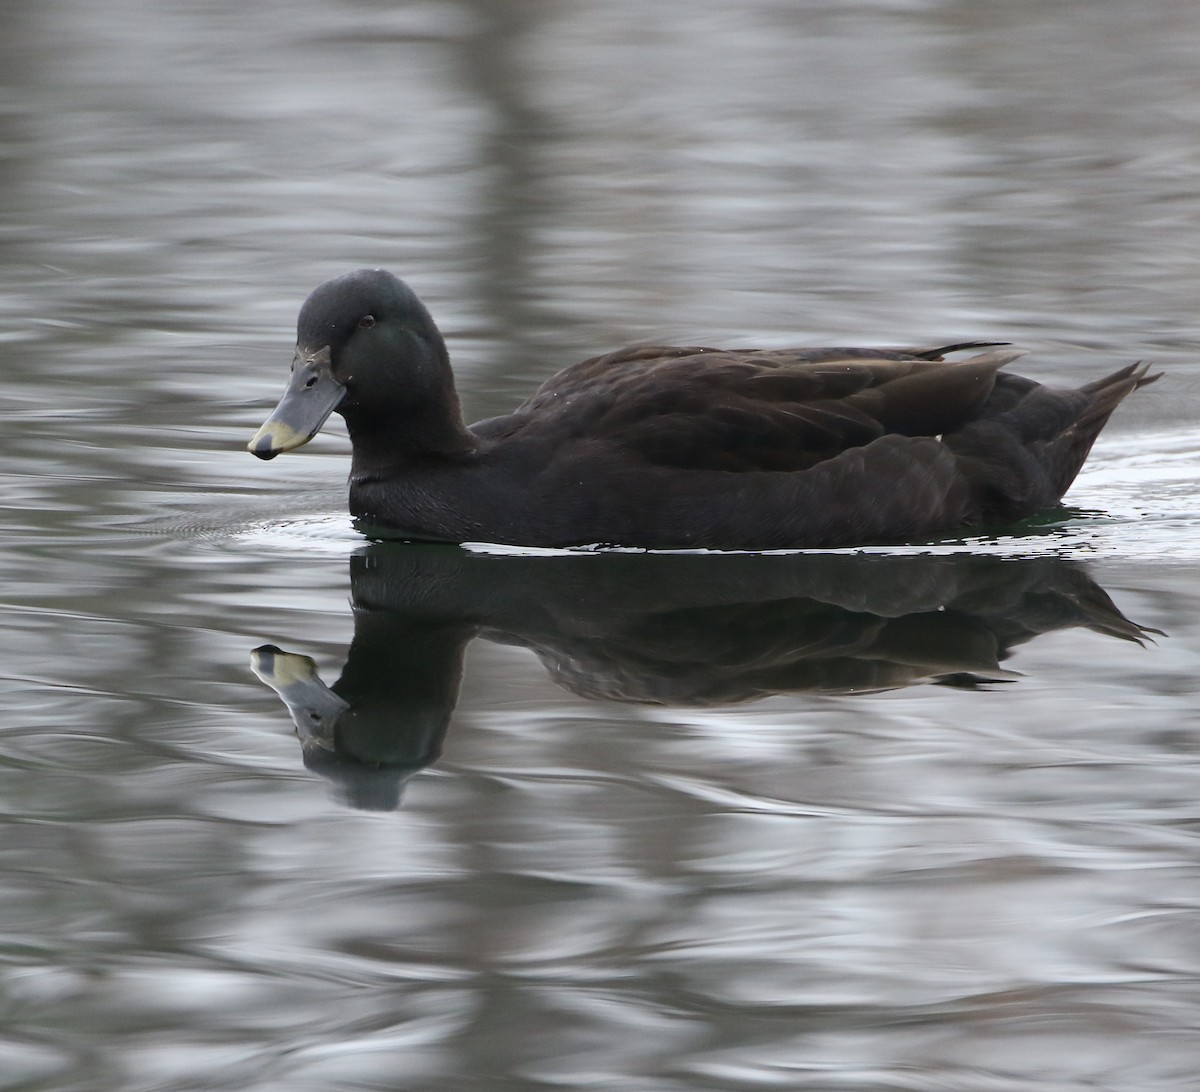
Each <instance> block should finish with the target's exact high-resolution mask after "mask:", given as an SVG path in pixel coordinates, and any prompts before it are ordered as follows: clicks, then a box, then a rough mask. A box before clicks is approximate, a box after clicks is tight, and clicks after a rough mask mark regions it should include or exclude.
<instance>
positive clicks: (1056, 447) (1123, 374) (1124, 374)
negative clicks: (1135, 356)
mask: <svg viewBox="0 0 1200 1092" xmlns="http://www.w3.org/2000/svg"><path fill="white" fill-rule="evenodd" d="M1162 374H1163V373H1162V372H1155V373H1154V374H1153V375H1151V374H1150V365H1149V364H1144V363H1142V362H1141V361H1140V360H1139V361H1138V362H1137V363H1135V364H1129V365H1127V366H1126V367H1124V368H1121V369H1120V370H1118V371H1115V372H1113V373H1112V374H1111V375H1106V376H1104V377H1103V378H1102V379H1096V380H1093V381H1092V382H1091V383H1085V384H1084V385H1083V386H1082V387H1080V388H1079V393H1080V394H1085V395H1087V401H1086V403H1085V404H1084V406H1083V408H1082V410H1081V411H1080V413H1079V415H1078V416H1077V417H1076V418H1075V420H1074V421H1073V422H1072V423H1071V424H1070V425H1069V426H1068V427H1067V428H1066V429H1064V430H1063V432H1062V433H1061V434H1060V435H1059V436H1058V437H1056V438H1055V439H1053V440H1052V441H1050V443H1049V444H1048V445H1047V448H1048V450H1047V455H1048V456H1052V457H1051V458H1049V460H1048V463H1049V465H1051V466H1053V467H1055V469H1056V471H1057V480H1055V481H1054V482H1053V483H1052V489H1053V490H1055V491H1056V496H1055V497H1054V500H1053V501H1052V502H1051V503H1057V502H1058V501H1059V500H1060V499H1061V498H1062V495H1063V494H1064V493H1065V492H1066V491H1067V490H1068V489H1069V488H1070V487H1071V483H1072V482H1073V481H1074V480H1075V478H1076V476H1077V475H1078V474H1079V471H1080V470H1081V469H1082V468H1083V464H1084V461H1085V460H1086V459H1087V457H1088V453H1089V452H1090V451H1091V450H1092V444H1094V443H1095V442H1096V437H1097V436H1099V435H1100V431H1101V429H1103V428H1104V426H1105V425H1106V424H1108V419H1109V417H1111V416H1112V413H1113V410H1115V409H1116V408H1117V407H1118V406H1119V405H1120V404H1121V403H1122V402H1123V401H1124V400H1125V399H1126V398H1127V397H1128V396H1129V395H1130V394H1132V393H1133V392H1134V391H1135V390H1137V389H1138V387H1144V386H1146V384H1148V383H1153V382H1154V381H1155V380H1156V379H1158V378H1160V377H1161V376H1162Z"/></svg>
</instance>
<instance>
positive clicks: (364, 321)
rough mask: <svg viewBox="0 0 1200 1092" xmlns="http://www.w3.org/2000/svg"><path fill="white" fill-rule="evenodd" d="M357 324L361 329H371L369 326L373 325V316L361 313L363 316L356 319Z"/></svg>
mask: <svg viewBox="0 0 1200 1092" xmlns="http://www.w3.org/2000/svg"><path fill="white" fill-rule="evenodd" d="M358 325H359V328H360V329H363V330H369V329H371V327H372V326H374V325H375V316H374V315H363V317H362V318H360V319H359V320H358Z"/></svg>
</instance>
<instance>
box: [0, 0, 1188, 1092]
mask: <svg viewBox="0 0 1200 1092" xmlns="http://www.w3.org/2000/svg"><path fill="white" fill-rule="evenodd" d="M0 31H2V33H0V54H2V61H3V64H2V65H0V81H2V83H3V98H2V99H0V103H2V107H0V152H2V155H0V191H2V193H3V195H4V201H3V206H2V207H3V222H2V225H0V246H2V248H3V258H4V260H3V262H2V263H0V315H2V318H3V321H2V323H0V337H2V338H3V340H4V343H5V354H4V355H5V382H4V395H3V400H2V402H0V406H2V407H3V409H2V412H3V429H2V430H0V454H2V456H3V462H2V464H0V466H2V469H0V503H2V504H3V508H4V513H5V534H4V538H3V548H2V549H0V580H2V582H3V601H4V605H5V608H6V609H5V625H4V627H3V629H2V630H0V642H2V649H0V650H2V653H3V660H2V663H3V668H2V672H0V675H2V678H3V685H4V695H5V716H4V718H3V722H2V724H0V832H2V834H0V869H2V871H0V931H2V941H0V944H2V947H0V953H2V960H3V975H2V977H0V982H2V994H0V997H2V1002H3V1015H2V1017H0V1088H3V1089H5V1090H9V1089H21V1090H50V1089H53V1090H61V1089H89V1090H91V1089H97V1090H109V1089H112V1090H117V1089H119V1090H122V1092H141V1090H145V1092H151V1090H153V1092H160V1090H184V1089H187V1090H193V1089H203V1090H215V1089H239V1090H240V1089H253V1090H256V1092H258V1090H267V1089H271V1090H275V1089H279V1090H297V1089H299V1090H304V1089H312V1090H322V1092H325V1090H351V1089H355V1090H361V1089H405V1090H417V1092H424V1090H433V1089H438V1090H442V1089H454V1090H461V1089H488V1090H491V1089H504V1090H510V1089H511V1090H526V1089H530V1090H533V1089H560V1088H621V1089H636V1090H638V1092H687V1090H716V1089H729V1090H739V1092H740V1090H747V1092H748V1090H758V1089H801V1088H802V1089H805V1090H854V1092H858V1090H863V1092H867V1090H871V1092H875V1090H889V1092H890V1090H919V1092H926V1090H934V1089H946V1090H955V1092H963V1090H966V1092H975V1090H979V1092H1009V1090H1012V1092H1019V1090H1027V1089H1030V1088H1037V1089H1048V1090H1053V1092H1072V1090H1084V1089H1087V1090H1096V1089H1112V1090H1122V1092H1125V1090H1139V1092H1140V1090H1160V1089H1191V1088H1194V1087H1195V1084H1196V1073H1197V1071H1198V1070H1200V947H1198V943H1197V935H1198V926H1200V805H1197V803H1196V801H1197V799H1200V717H1198V714H1197V703H1196V685H1195V671H1196V663H1197V654H1198V653H1200V626H1198V625H1197V621H1196V619H1197V606H1198V604H1200V592H1198V591H1197V587H1198V583H1197V577H1198V576H1200V537H1198V535H1197V532H1198V531H1200V506H1198V505H1197V503H1196V482H1197V478H1198V475H1200V427H1198V426H1197V424H1196V421H1197V409H1198V407H1200V372H1198V370H1197V366H1196V361H1197V355H1198V354H1197V345H1196V342H1197V336H1196V319H1195V315H1196V308H1197V301H1198V300H1200V151H1198V148H1200V139H1198V138H1200V65H1198V64H1197V56H1198V55H1200V7H1197V5H1196V4H1195V3H1194V2H1193V0H1145V2H1142V3H1138V4H1131V3H1126V2H1119V0H1089V2H1087V3H1084V2H1083V0H1073V2H1072V0H1066V2H1061V3H1046V2H1044V0H1008V2H1006V3H991V4H984V3H978V2H974V0H879V2H875V3H871V2H867V0H850V2H846V3H841V2H837V3H835V2H833V0H827V2H825V3H822V2H819V0H812V2H794V3H790V4H789V3H782V2H780V0H740V2H739V3H737V4H729V3H727V2H716V0H688V2H683V0H664V2H661V3H654V4H647V3H641V2H634V0H606V2H605V3H587V2H584V0H562V2H559V3H550V2H549V0H543V2H539V0H487V2H485V0H462V2H459V3H451V2H449V0H429V2H426V3H400V4H391V3H385V2H383V0H347V2H345V3H336V4H330V3H321V4H319V3H315V2H312V0H286V2H284V0H265V2H262V3H257V4H241V3H234V2H232V0H226V2H220V0H192V2H183V0H181V2H174V3H170V4H165V3H155V2H153V0H36V2H34V0H8V3H6V4H5V5H4V6H3V10H2V11H0ZM363 265H383V266H386V267H388V268H391V269H393V270H394V271H396V272H397V273H399V274H400V275H402V276H404V277H405V278H406V279H407V280H408V281H409V282H410V283H411V284H412V285H413V286H414V288H415V289H416V290H417V291H418V292H419V293H420V294H421V296H422V297H423V298H424V299H425V300H426V302H427V303H428V304H429V306H430V309H431V310H432V312H433V313H434V315H435V316H436V318H437V319H438V321H439V323H440V324H441V326H442V328H443V330H444V331H445V332H446V334H447V337H448V340H449V343H450V348H451V353H452V356H453V358H454V360H455V364H456V369H457V374H458V376H459V382H460V388H461V393H462V396H463V401H464V404H465V406H466V409H467V411H468V413H469V415H470V416H471V417H472V418H475V417H483V416H487V415H489V414H493V413H496V412H500V411H502V410H503V409H505V408H506V407H508V406H511V405H513V404H514V403H515V402H516V401H517V400H518V399H519V398H521V397H523V395H524V394H526V393H528V391H529V390H530V389H531V388H532V387H533V386H534V385H535V384H536V383H537V382H538V381H539V380H540V379H542V378H545V377H546V376H548V375H549V374H551V373H552V372H553V371H554V370H556V369H557V368H558V367H561V366H563V365H565V364H568V363H571V362H573V361H575V360H578V359H580V358H582V357H584V356H586V355H590V354H593V353H596V352H601V351H605V350H608V349H611V348H614V347H616V346H619V345H621V344H625V343H629V342H634V341H646V340H684V341H687V342H690V343H701V344H705V343H707V344H717V345H729V346H736V345H786V344H821V343H833V344H846V343H850V344H874V345H896V344H914V343H915V344H929V343H934V342H938V341H954V340H959V339H963V338H988V339H996V340H1006V341H1012V342H1015V343H1018V344H1020V345H1022V346H1024V347H1026V348H1028V349H1030V350H1031V355H1030V357H1029V358H1028V359H1026V360H1025V361H1023V362H1022V364H1021V368H1022V370H1024V371H1026V372H1027V373H1028V374H1031V375H1035V376H1037V377H1038V378H1044V379H1049V380H1054V381H1068V382H1081V381H1084V380H1085V379H1087V378H1091V377H1094V376H1096V375H1099V374H1102V373H1103V372H1104V371H1106V370H1111V369H1113V368H1115V367H1116V366H1118V365H1120V364H1123V363H1125V362H1128V361H1130V360H1133V359H1138V358H1142V359H1147V360H1150V361H1153V363H1154V364H1155V366H1156V367H1159V368H1161V370H1163V371H1164V372H1165V373H1166V376H1165V378H1164V379H1163V380H1162V381H1161V382H1159V383H1158V384H1157V385H1155V386H1154V387H1151V388H1147V389H1146V390H1144V391H1142V392H1139V393H1138V394H1137V395H1136V396H1135V397H1134V398H1132V399H1131V400H1130V401H1129V403H1128V404H1127V405H1126V406H1124V407H1122V409H1121V410H1120V411H1119V413H1118V414H1117V416H1116V417H1115V418H1114V420H1113V422H1112V424H1111V426H1110V428H1109V429H1108V430H1107V431H1106V433H1105V435H1104V437H1103V438H1102V440H1101V442H1100V444H1099V445H1098V447H1097V449H1096V451H1095V454H1094V457H1093V459H1092V461H1091V463H1090V464H1089V466H1088V468H1087V469H1086V470H1085V472H1084V473H1083V475H1082V476H1081V478H1080V480H1079V482H1078V484H1077V486H1076V488H1075V489H1074V490H1073V492H1072V493H1071V494H1070V496H1069V497H1068V504H1069V506H1070V509H1069V510H1068V511H1067V512H1065V513H1060V514H1059V515H1058V516H1057V517H1056V518H1055V519H1054V520H1052V521H1050V522H1048V523H1047V524H1045V525H1043V526H1040V527H1031V528H1027V529H1024V530H1023V531H1021V532H1014V533H1013V534H1011V535H1006V536H1003V537H1001V538H992V539H986V540H985V539H977V540H965V541H956V542H948V543H944V544H936V545H934V546H931V547H929V548H927V549H908V550H890V551H888V550H883V551H875V552H871V553H868V554H866V555H856V554H855V553H854V552H848V553H843V554H836V555H798V556H782V557H752V556H733V557H719V556H718V557H679V556H676V557H670V556H666V557H663V556H658V557H654V556H637V555H610V556H586V555H584V556H579V555H577V556H573V557H572V556H541V555H538V554H537V553H536V552H535V553H528V552H527V553H521V552H519V551H518V552H515V553H514V552H512V551H495V550H491V549H489V548H487V547H486V546H485V545H483V546H478V547H475V548H472V549H468V550H459V549H452V548H441V547H414V546H404V545H395V544H389V545H383V544H376V545H371V544H368V543H367V542H366V540H364V539H363V538H362V537H361V536H360V535H359V534H357V533H356V532H355V530H354V529H353V528H352V527H351V525H350V522H349V520H348V518H347V517H346V514H345V498H344V480H345V472H346V469H347V459H346V454H347V451H348V447H347V443H346V440H345V435H344V431H339V428H338V426H336V425H335V426H331V427H330V428H329V429H328V430H327V431H326V432H325V433H323V434H322V436H321V437H319V438H318V439H317V440H316V441H315V442H314V443H313V444H312V445H310V447H308V448H306V449H305V450H304V451H302V452H298V453H296V454H294V455H289V456H288V457H287V458H284V459H280V460H277V461H275V462H272V463H270V464H263V463H260V462H258V461H257V460H254V459H252V458H251V457H250V456H249V455H247V454H246V453H245V451H244V444H245V441H246V440H247V439H248V437H249V436H250V434H251V433H252V432H253V430H254V429H255V428H256V427H257V425H258V424H259V422H260V421H261V419H262V418H263V416H264V415H265V413H266V412H267V410H268V409H269V407H270V405H271V404H272V403H273V400H274V398H275V396H276V395H277V394H278V392H279V391H280V390H281V388H282V384H283V381H284V375H285V373H286V368H287V364H288V362H289V360H290V355H291V344H292V338H293V323H294V319H295V313H296V310H297V308H298V306H299V304H300V302H301V301H302V300H303V298H304V296H305V294H306V293H307V292H308V290H309V289H310V288H312V287H313V286H314V285H315V284H317V283H318V282H320V281H321V280H323V279H325V278H326V277H329V276H332V275H335V274H337V273H340V272H343V271H345V270H346V269H349V268H353V267H356V266H363ZM1142 627H1146V628H1142ZM1152 631H1160V632H1152ZM352 642H353V644H352ZM264 645H270V646H273V648H275V649H279V650H285V652H276V651H271V650H265V651H263V650H262V646H264ZM256 649H259V650H260V651H258V652H257V653H255V654H254V657H253V667H257V669H258V674H259V676H261V677H262V680H265V681H266V682H267V683H268V684H269V685H264V682H263V681H262V680H260V678H259V677H257V676H256V674H255V672H254V670H253V669H252V653H254V650H256ZM318 680H323V682H320V681H318ZM272 685H273V686H275V687H276V688H277V689H278V690H279V691H280V693H281V694H282V696H283V697H284V698H285V699H287V700H288V701H289V702H290V705H291V708H290V711H289V708H288V706H287V705H285V704H284V703H282V702H281V701H280V694H277V693H276V692H275V691H273V690H272V689H271V686H272ZM322 703H325V704H324V705H322ZM343 706H349V708H350V711H351V713H350V718H351V719H348V720H346V721H345V722H344V723H345V725H346V727H345V731H344V738H341V739H340V740H339V741H337V745H336V746H335V745H334V741H332V740H331V739H330V738H329V733H328V731H327V727H326V726H327V723H328V716H329V711H330V710H331V709H341V708H342V707H343ZM322 709H324V710H325V720H324V721H322V722H317V721H314V720H313V719H312V716H313V713H314V711H315V712H316V713H318V714H320V712H321V710H322ZM292 714H294V715H295V717H296V722H297V723H298V724H299V726H300V727H299V731H298V730H297V727H296V725H295V724H294V723H293V719H292Z"/></svg>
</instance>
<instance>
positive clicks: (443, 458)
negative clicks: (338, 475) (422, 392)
mask: <svg viewBox="0 0 1200 1092" xmlns="http://www.w3.org/2000/svg"><path fill="white" fill-rule="evenodd" d="M406 409H407V408H406ZM346 428H347V430H348V431H349V433H350V443H351V446H352V448H353V456H352V460H351V467H350V476H351V478H352V479H354V480H356V481H365V480H369V479H373V478H379V477H386V476H388V475H395V474H398V473H403V472H404V471H407V470H413V469H417V468H419V467H422V466H433V465H439V464H443V465H444V464H447V463H466V462H470V461H471V460H472V459H473V458H474V457H475V454H476V452H477V450H478V447H479V441H478V439H477V438H476V437H475V436H474V435H473V434H472V433H471V432H470V431H469V430H468V429H467V427H466V425H465V424H464V423H463V419H462V411H461V409H460V408H459V403H458V398H457V396H456V395H454V393H453V390H451V392H450V398H449V399H446V398H443V399H440V400H438V401H437V402H436V403H435V404H433V405H430V406H427V407H425V408H424V409H421V410H410V411H407V412H400V413H378V414H376V413H370V414H362V415H359V414H355V415H353V416H350V415H347V416H346Z"/></svg>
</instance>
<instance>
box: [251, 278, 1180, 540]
mask: <svg viewBox="0 0 1200 1092" xmlns="http://www.w3.org/2000/svg"><path fill="white" fill-rule="evenodd" d="M966 351H972V355H970V356H967V357H966V358H965V359H960V360H958V361H950V360H947V359H946V358H947V357H948V356H950V355H951V354H955V353H962V352H966ZM1022 355H1024V354H1023V353H1022V352H1021V351H1020V350H1017V349H1013V348H1012V347H1011V346H1008V345H1007V344H1005V343H1001V342H987V341H967V342H956V343H953V344H946V345H940V346H934V347H932V348H909V349H870V348H840V347H834V348H798V349H774V348H757V349H755V348H752V349H719V348H710V347H705V346H694V345H690V346H682V345H639V346H634V347H631V348H625V349H619V350H617V351H615V352H610V353H607V354H605V355H602V356H596V357H592V358H590V359H588V360H584V361H583V362H582V363H579V364H575V365H573V366H571V367H568V368H566V369H565V370H563V371H560V372H559V373H557V374H556V375H553V376H552V377H551V378H549V379H548V380H546V381H545V382H544V383H543V384H542V385H541V386H540V387H539V388H538V389H537V390H536V391H534V392H533V394H532V395H530V396H529V398H527V399H526V400H525V401H524V402H523V403H521V404H520V405H519V406H517V407H516V409H514V410H513V411H512V412H511V413H506V414H503V415H501V416H498V417H491V418H488V419H486V420H482V421H478V422H476V423H475V424H473V425H470V426H468V425H467V424H466V423H465V422H464V419H463V414H462V409H461V405H460V401H459V396H458V393H457V390H456V388H455V384H454V375H453V372H452V371H451V367H450V356H449V353H448V351H447V348H446V343H445V340H444V339H443V337H442V335H441V334H440V333H439V331H438V328H437V326H436V325H435V324H434V321H433V318H432V317H431V316H430V313H429V311H428V310H427V308H426V307H425V305H424V304H423V303H422V302H421V301H420V299H418V297H417V295H416V293H415V292H413V290H412V289H411V288H410V287H409V286H408V285H407V284H405V283H404V282H403V281H402V280H400V279H399V278H398V277H396V276H395V275H394V274H392V273H390V272H388V271H386V270H383V269H359V270H355V271H353V272H350V273H346V274H344V275H342V276H339V277H335V278H334V279H332V280H329V281H326V282H325V283H324V284H321V285H320V286H318V287H317V288H316V289H314V290H313V292H312V293H311V294H310V295H309V297H308V298H307V300H305V302H304V304H303V306H302V307H301V309H300V315H299V319H298V322H297V339H296V350H295V355H294V357H293V360H292V366H291V376H290V379H289V382H288V385H287V388H286V390H285V392H284V394H283V397H282V398H281V399H280V401H279V403H278V405H277V406H276V407H275V409H274V411H273V412H272V413H271V414H270V416H269V417H267V419H266V421H265V422H264V423H263V425H262V427H261V428H260V429H259V430H258V432H257V433H256V434H255V435H254V437H253V439H251V441H250V442H249V444H248V445H247V446H248V449H249V451H250V452H252V453H253V454H254V455H256V456H258V457H259V458H260V459H273V458H275V456H277V455H279V454H281V453H282V452H285V451H291V450H293V449H295V448H298V447H301V446H302V445H304V444H306V443H308V442H309V441H310V440H311V439H312V438H313V437H314V436H316V434H317V433H318V432H319V431H320V429H321V427H322V425H323V424H324V423H325V422H326V420H327V419H328V418H329V416H330V415H331V414H332V413H335V412H336V413H339V414H341V416H342V417H343V418H344V419H345V422H346V428H347V430H348V432H349V436H350V442H351V448H352V454H351V465H350V480H349V507H350V512H351V515H352V516H353V517H355V519H356V521H358V524H359V526H360V527H366V528H369V529H373V530H368V532H367V533H368V534H370V535H373V536H375V537H393V538H401V539H411V540H418V541H431V542H443V543H465V542H488V543H497V544H505V545H510V546H524V547H556V548H562V547H566V548H569V547H585V546H607V547H631V548H641V549H669V550H675V549H683V550H691V549H713V550H775V549H827V548H844V547H856V546H865V545H871V544H882V543H903V542H910V541H920V540H925V541H928V540H931V539H936V538H938V537H945V536H949V535H958V536H961V535H962V534H964V533H970V530H971V529H973V528H989V529H990V528H996V527H1001V526H1006V525H1011V524H1014V523H1017V522H1019V521H1021V520H1024V519H1027V518H1029V517H1031V516H1035V515H1037V514H1039V513H1041V512H1045V511H1046V510H1048V509H1052V508H1053V507H1054V506H1056V505H1057V504H1058V503H1059V501H1060V500H1061V499H1062V497H1063V494H1064V493H1066V491H1067V489H1068V488H1069V487H1070V485H1071V483H1072V482H1073V481H1074V480H1075V477H1076V475H1077V474H1078V473H1079V470H1080V468H1081V467H1082V466H1083V463H1084V460H1085V459H1086V458H1087V455H1088V453H1089V451H1090V450H1091V448H1092V444H1093V443H1094V441H1095V440H1096V437H1097V436H1098V435H1099V433H1100V430H1101V429H1102V428H1103V427H1104V425H1105V423H1106V422H1107V421H1108V419H1109V416H1110V415H1111V414H1112V412H1113V411H1114V410H1115V409H1116V407H1117V406H1118V405H1120V403H1121V402H1122V401H1123V400H1124V399H1125V398H1126V396H1127V395H1129V394H1130V393H1131V392H1133V391H1134V390H1136V389H1138V388H1139V387H1142V386H1145V385H1146V384H1147V383H1150V382H1153V381H1154V380H1155V379H1157V378H1159V375H1158V374H1154V375H1152V374H1150V372H1149V371H1148V366H1147V365H1145V364H1143V363H1141V362H1138V363H1135V364H1129V365H1127V366H1125V367H1123V368H1120V369H1119V370H1117V371H1115V372H1113V373H1112V374H1110V375H1106V376H1103V377H1101V378H1098V379H1095V380H1093V381H1091V382H1088V383H1085V384H1083V385H1082V386H1080V387H1077V388H1062V387H1053V386H1048V385H1044V384H1041V383H1038V382H1036V381H1035V380H1033V379H1029V378H1026V377H1024V376H1021V375H1017V374H1014V373H1011V372H1008V371H1003V370H1002V369H1003V368H1004V366H1005V365H1006V364H1009V363H1011V362H1012V361H1013V360H1015V359H1017V358H1018V357H1019V356H1022ZM376 531H377V532H378V534H376Z"/></svg>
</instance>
